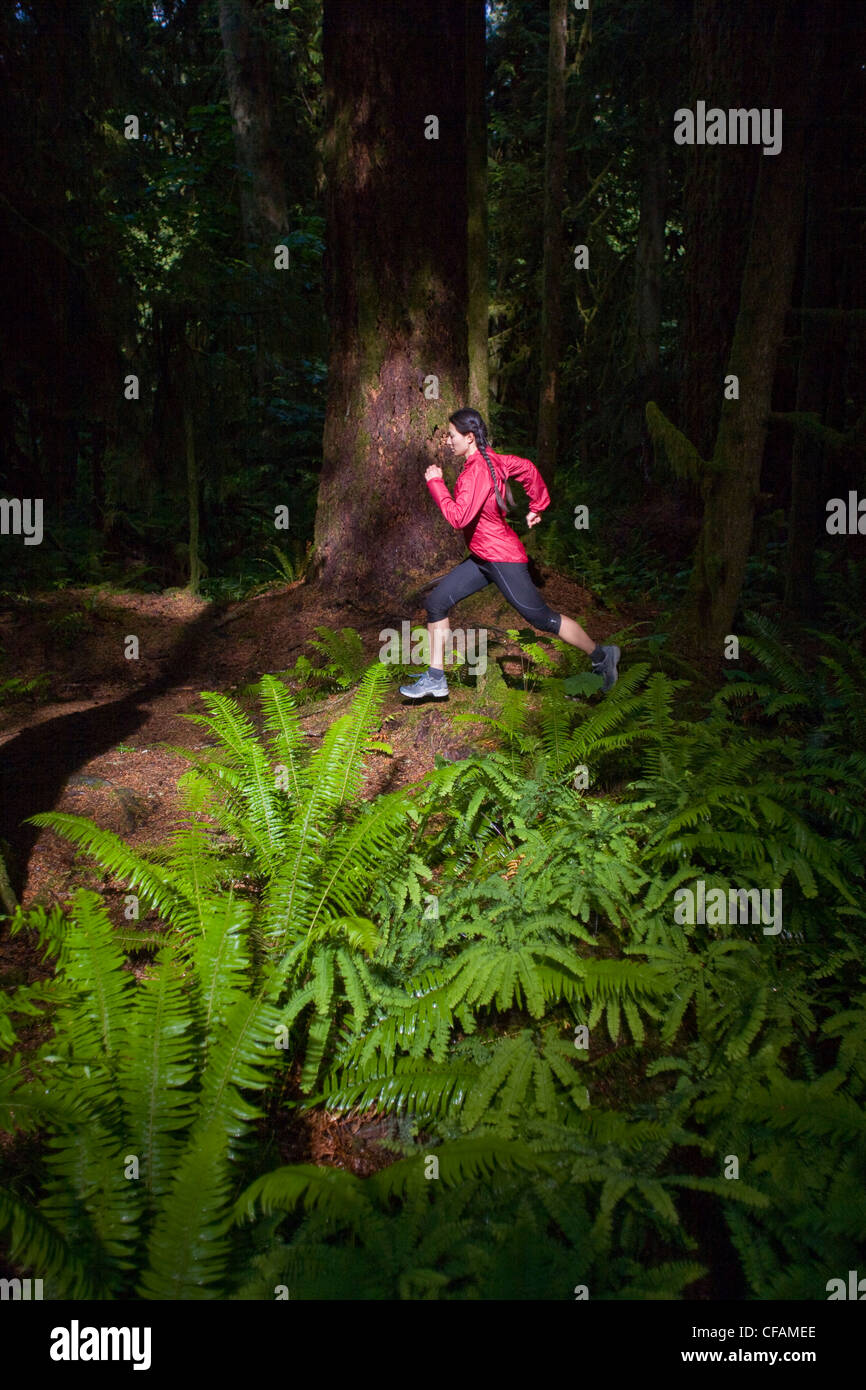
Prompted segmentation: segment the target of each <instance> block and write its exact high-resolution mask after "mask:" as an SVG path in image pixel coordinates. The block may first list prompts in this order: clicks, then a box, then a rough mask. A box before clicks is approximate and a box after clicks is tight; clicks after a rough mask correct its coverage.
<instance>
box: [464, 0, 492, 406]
mask: <svg viewBox="0 0 866 1390" xmlns="http://www.w3.org/2000/svg"><path fill="white" fill-rule="evenodd" d="M485 43H486V16H485V6H484V0H466V45H467V56H466V72H467V78H468V81H467V88H466V101H467V110H466V145H467V179H468V182H467V197H468V203H469V207H468V212H469V225H468V238H469V240H468V247H467V255H468V275H469V299H468V306H467V315H468V320H469V323H468V330H469V399H468V401H467V404H468V405H472V406H474V407H475V409H476V410H480V412H481V414H482V415H483V417H484V419H485V420H486V419H487V417H488V403H489V392H490V384H489V381H490V368H489V362H488V334H489V308H488V287H487V100H486V97H487V83H486V76H485V65H484V52H485Z"/></svg>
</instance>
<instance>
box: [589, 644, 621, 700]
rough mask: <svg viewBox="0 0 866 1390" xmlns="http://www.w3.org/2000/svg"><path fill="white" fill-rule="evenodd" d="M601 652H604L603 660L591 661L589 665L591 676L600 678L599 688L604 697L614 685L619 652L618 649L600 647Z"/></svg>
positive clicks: (617, 673)
mask: <svg viewBox="0 0 866 1390" xmlns="http://www.w3.org/2000/svg"><path fill="white" fill-rule="evenodd" d="M602 651H603V652H604V658H603V660H602V661H599V662H595V661H593V662H592V663H591V664H592V673H593V675H594V676H601V678H602V684H601V688H602V691H603V692H604V694H605V695H606V694H607V692H608V691H609V690H610V689H611V687H612V686H614V685H616V681H617V676H618V675H619V671H618V670H617V669H616V668H617V666H618V665H619V658H620V656H621V652H620V649H619V647H602Z"/></svg>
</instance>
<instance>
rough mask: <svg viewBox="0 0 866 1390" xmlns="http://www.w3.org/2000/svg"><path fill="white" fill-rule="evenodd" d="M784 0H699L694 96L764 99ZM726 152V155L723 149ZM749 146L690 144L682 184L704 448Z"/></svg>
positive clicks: (748, 181) (684, 415) (687, 421)
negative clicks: (749, 0) (748, 0)
mask: <svg viewBox="0 0 866 1390" xmlns="http://www.w3.org/2000/svg"><path fill="white" fill-rule="evenodd" d="M777 8H778V6H777V5H776V4H773V3H766V2H765V3H762V4H760V5H732V4H730V0H695V3H694V10H693V18H692V44H691V58H690V79H689V92H688V101H687V103H686V102H678V103H677V104H678V105H686V104H688V105H690V106H691V108H692V109H693V110H694V107H695V102H696V101H705V102H706V104H707V108H708V109H709V108H710V107H721V108H722V109H723V110H725V111H727V110H728V109H730V108H731V107H747V108H748V107H758V108H760V107H762V106H764V105H765V104H766V101H765V98H766V90H767V79H768V69H767V54H768V52H769V50H770V47H771V44H772V36H773V16H774V13H775V11H776V9H777ZM719 156H721V158H720V157H719ZM762 159H763V163H764V164H766V163H767V162H768V161H769V160H770V159H771V156H766V157H763V156H759V157H757V158H756V151H755V148H754V147H753V146H748V145H739V146H738V145H729V146H726V147H724V148H720V147H719V146H715V145H712V146H711V145H697V144H696V145H690V146H689V147H688V152H687V157H686V164H687V167H686V177H685V184H684V189H683V202H684V215H683V238H684V243H685V264H684V266H683V273H684V277H685V323H684V328H683V339H682V362H683V371H682V399H681V402H680V409H679V419H680V422H681V424H682V428H683V431H684V433H685V434H686V435H687V436H688V437H689V439H691V441H692V443H693V444H694V445H695V447H696V448H697V450H698V452H699V453H700V454H701V457H702V458H708V457H709V454H710V451H711V450H712V447H713V440H714V439H715V437H716V431H717V429H718V424H719V416H720V410H721V401H722V380H723V377H724V374H725V363H726V362H727V360H728V356H729V354H730V350H731V343H732V340H733V333H734V324H735V322H736V318H737V312H738V309H739V296H740V285H741V283H742V277H743V266H744V263H745V255H746V247H747V245H748V239H749V224H750V221H751V213H752V200H753V197H754V190H755V183H756V179H757V176H758V171H759V168H760V167H761V161H762Z"/></svg>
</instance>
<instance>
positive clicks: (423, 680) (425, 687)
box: [400, 671, 448, 700]
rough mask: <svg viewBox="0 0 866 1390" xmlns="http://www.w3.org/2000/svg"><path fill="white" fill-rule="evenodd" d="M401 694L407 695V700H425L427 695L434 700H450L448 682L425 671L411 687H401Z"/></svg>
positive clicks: (442, 677)
mask: <svg viewBox="0 0 866 1390" xmlns="http://www.w3.org/2000/svg"><path fill="white" fill-rule="evenodd" d="M400 694H401V695H405V696H406V698H407V700H423V699H424V698H425V696H427V695H432V696H433V699H434V700H445V699H447V698H448V682H447V680H446V679H445V677H444V676H431V674H430V672H429V671H425V672H424V674H423V676H418V678H417V679H416V680H414V681H412V682H411V684H410V685H401V686H400Z"/></svg>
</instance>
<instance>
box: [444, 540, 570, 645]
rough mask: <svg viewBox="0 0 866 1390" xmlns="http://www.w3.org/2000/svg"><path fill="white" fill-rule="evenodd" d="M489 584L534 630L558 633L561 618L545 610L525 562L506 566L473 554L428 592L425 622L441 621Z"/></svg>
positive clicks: (502, 562)
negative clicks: (456, 605) (450, 610)
mask: <svg viewBox="0 0 866 1390" xmlns="http://www.w3.org/2000/svg"><path fill="white" fill-rule="evenodd" d="M488 584H495V585H496V586H497V587H498V588H499V590H500V591H501V592H502V593H503V594H504V595H505V597H506V598H507V600H508V602H509V603H510V604H511V607H512V608H516V609H517V611H518V613H519V614H520V616H521V617H522V618H525V619H526V621H527V622H528V623H531V624H532V626H533V627H537V628H539V629H540V630H541V631H542V632H559V628H560V624H561V622H562V615H561V614H560V613H554V611H553V609H552V608H548V606H547V604H546V603H545V602H544V599H543V598H542V597H541V594H540V593H539V592H538V590H537V589H536V587H535V585H534V584H533V582H532V580H531V579H530V577H529V565H528V564H527V563H526V561H523V562H521V563H514V562H512V561H508V562H507V563H506V562H505V561H504V560H482V559H479V557H478V556H475V555H473V556H472V557H471V558H470V559H468V560H464V561H463V563H462V564H461V565H457V567H456V568H455V569H453V570H451V572H450V574H446V575H445V576H444V578H443V579H440V580H439V583H438V584H437V585H436V587H435V588H434V589H431V591H430V593H429V594H428V595H427V597H426V599H425V600H424V607H425V608H426V609H427V618H428V621H429V622H431V623H438V622H440V621H441V619H442V618H445V617H447V616H448V612H449V609H451V608H453V607H454V604H455V603H459V602H460V600H461V599H463V598H468V597H469V595H470V594H475V593H477V592H478V590H479V589H485V588H486V587H487V585H488Z"/></svg>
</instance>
